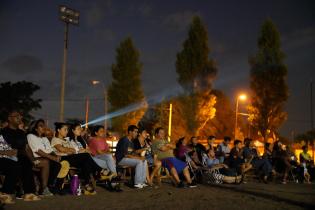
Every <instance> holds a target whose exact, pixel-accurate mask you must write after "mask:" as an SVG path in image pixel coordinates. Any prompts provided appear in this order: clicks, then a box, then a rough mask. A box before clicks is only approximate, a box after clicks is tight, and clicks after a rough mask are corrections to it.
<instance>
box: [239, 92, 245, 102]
mask: <svg viewBox="0 0 315 210" xmlns="http://www.w3.org/2000/svg"><path fill="white" fill-rule="evenodd" d="M238 98H239V99H240V100H242V101H245V100H246V99H247V96H246V95H245V94H241V95H239V96H238Z"/></svg>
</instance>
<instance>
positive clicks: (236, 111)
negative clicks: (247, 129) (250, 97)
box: [234, 94, 247, 140]
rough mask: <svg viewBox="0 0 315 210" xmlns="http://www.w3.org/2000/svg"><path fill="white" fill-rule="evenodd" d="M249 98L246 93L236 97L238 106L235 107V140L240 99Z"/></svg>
mask: <svg viewBox="0 0 315 210" xmlns="http://www.w3.org/2000/svg"><path fill="white" fill-rule="evenodd" d="M246 99H247V96H246V95H245V94H241V95H239V96H238V97H237V99H236V107H235V128H234V140H235V139H236V133H237V116H238V114H239V113H238V101H239V100H241V101H245V100H246Z"/></svg>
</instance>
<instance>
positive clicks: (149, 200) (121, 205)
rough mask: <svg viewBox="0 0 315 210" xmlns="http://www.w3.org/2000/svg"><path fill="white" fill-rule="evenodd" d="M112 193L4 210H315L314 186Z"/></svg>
mask: <svg viewBox="0 0 315 210" xmlns="http://www.w3.org/2000/svg"><path fill="white" fill-rule="evenodd" d="M122 189H123V192H109V191H108V190H106V189H103V188H102V187H98V189H97V192H98V193H97V195H94V196H72V195H65V196H52V197H46V198H44V199H43V200H41V201H37V202H24V201H22V200H17V201H16V204H13V205H6V206H5V207H4V209H5V210H59V209H69V210H79V209H84V210H101V209H159V210H165V209H178V210H181V209H202V210H204V209H211V210H216V209H218V210H223V209H233V210H238V209H251V210H252V209H255V210H256V209H257V210H259V209H263V210H269V209H279V210H280V209H281V210H282V209H285V210H289V209H315V184H295V183H289V184H287V185H281V184H275V183H272V184H263V183H247V184H241V185H226V184H224V185H198V187H197V188H191V189H190V188H185V189H178V188H175V187H173V186H171V185H170V184H169V183H163V184H162V186H160V187H152V188H151V187H148V188H144V189H132V188H129V187H127V186H123V187H122Z"/></svg>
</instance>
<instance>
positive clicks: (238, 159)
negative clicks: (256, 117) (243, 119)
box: [228, 140, 252, 176]
mask: <svg viewBox="0 0 315 210" xmlns="http://www.w3.org/2000/svg"><path fill="white" fill-rule="evenodd" d="M228 163H229V167H230V168H234V169H235V170H236V171H237V173H238V174H241V175H242V176H244V174H245V173H246V172H247V171H248V170H249V169H251V168H252V165H251V164H250V162H245V160H244V157H243V149H242V142H241V141H240V140H235V141H234V147H233V148H232V150H231V152H230V156H229V161H228Z"/></svg>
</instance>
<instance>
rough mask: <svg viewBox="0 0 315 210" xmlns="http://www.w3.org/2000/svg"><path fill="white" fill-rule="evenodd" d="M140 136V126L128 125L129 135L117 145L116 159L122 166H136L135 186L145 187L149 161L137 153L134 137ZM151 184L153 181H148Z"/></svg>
mask: <svg viewBox="0 0 315 210" xmlns="http://www.w3.org/2000/svg"><path fill="white" fill-rule="evenodd" d="M137 136H138V127H137V126H135V125H130V126H128V134H127V136H125V137H123V138H121V139H120V140H119V141H118V143H117V146H116V153H115V156H116V161H117V163H118V165H120V166H131V167H135V168H136V173H135V179H134V187H135V188H139V189H140V188H143V187H146V186H147V185H146V184H145V180H146V176H147V173H148V172H147V161H146V160H145V158H144V157H140V156H139V155H137V154H135V149H134V144H133V139H135V138H136V137H137ZM148 184H151V183H148Z"/></svg>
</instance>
